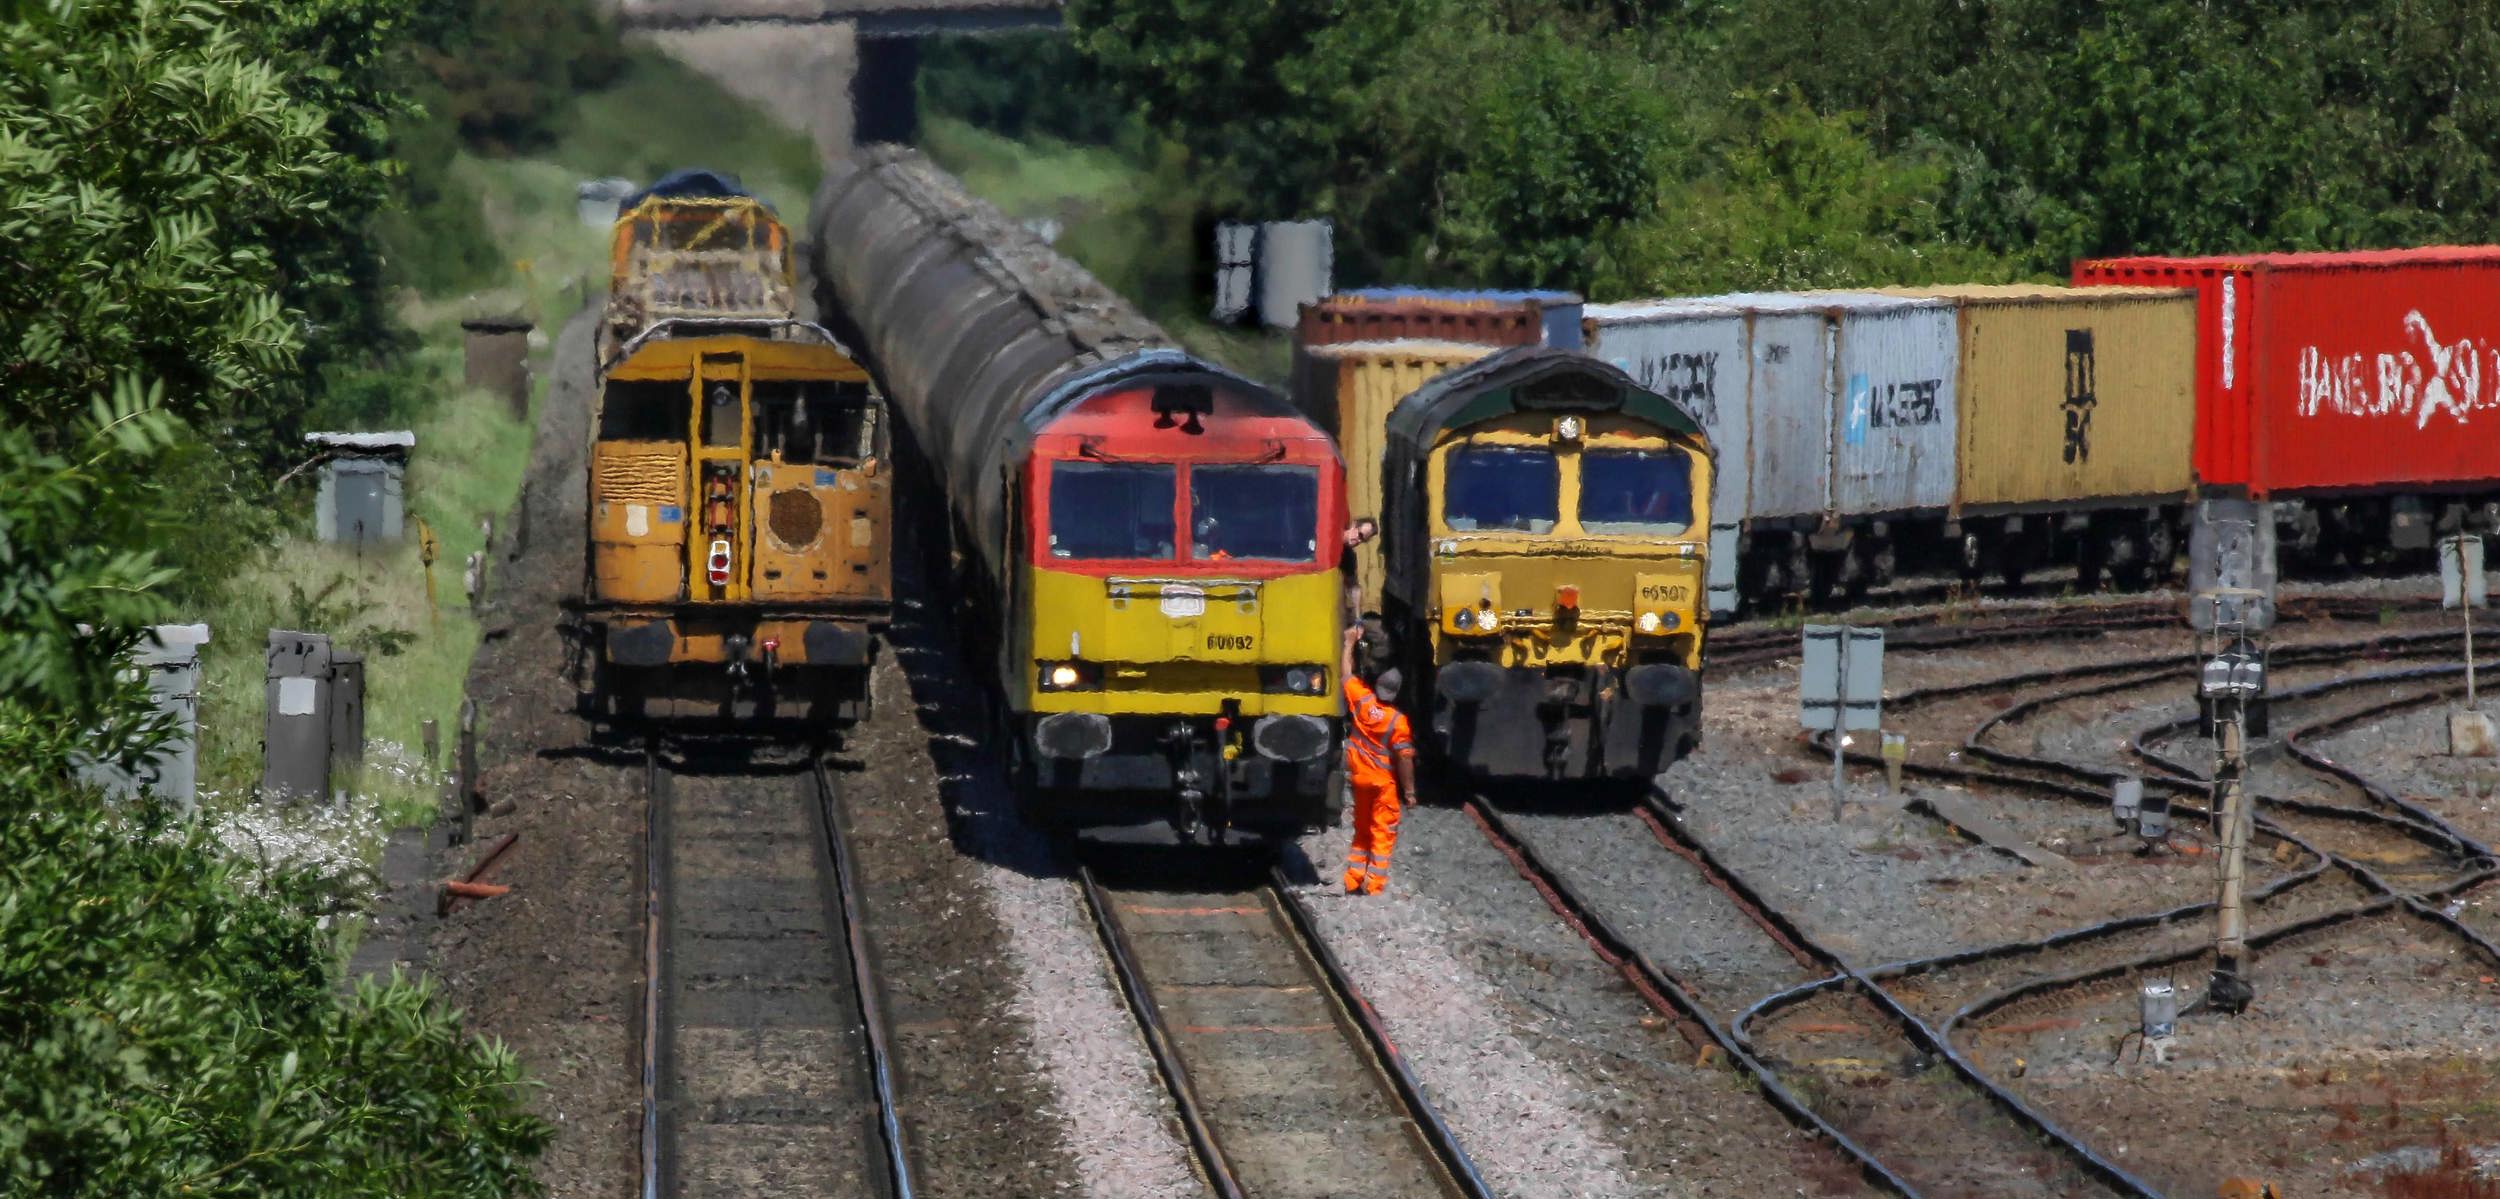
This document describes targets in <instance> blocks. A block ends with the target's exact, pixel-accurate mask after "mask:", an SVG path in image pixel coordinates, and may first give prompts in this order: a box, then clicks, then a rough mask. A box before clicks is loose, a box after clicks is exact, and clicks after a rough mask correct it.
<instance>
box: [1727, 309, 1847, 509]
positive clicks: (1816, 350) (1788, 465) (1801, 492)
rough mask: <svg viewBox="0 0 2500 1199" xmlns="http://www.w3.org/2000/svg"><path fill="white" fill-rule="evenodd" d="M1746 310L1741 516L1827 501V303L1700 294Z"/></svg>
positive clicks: (1829, 354) (1829, 405)
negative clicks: (1748, 456)
mask: <svg viewBox="0 0 2500 1199" xmlns="http://www.w3.org/2000/svg"><path fill="white" fill-rule="evenodd" d="M1706 299H1707V300H1708V301H1709V302H1711V303H1716V304H1724V305H1728V306H1730V307H1735V308H1740V309H1743V310H1744V311H1745V312H1746V314H1747V319H1746V339H1745V363H1746V369H1747V371H1748V372H1749V379H1748V381H1747V383H1746V404H1747V416H1748V418H1749V424H1750V428H1749V431H1748V436H1747V443H1746V448H1747V450H1748V451H1749V452H1750V454H1751V460H1750V461H1749V462H1748V463H1747V464H1746V476H1747V486H1748V493H1747V497H1746V503H1745V513H1746V516H1747V518H1748V519H1749V520H1757V521H1758V520H1771V519H1782V518H1819V517H1821V516H1822V515H1823V514H1824V513H1826V512H1828V511H1829V510H1830V508H1831V496H1832V488H1831V475H1832V349H1833V345H1832V343H1833V337H1834V330H1833V327H1832V320H1831V317H1830V315H1829V313H1828V312H1826V311H1825V308H1826V307H1827V305H1824V304H1822V303H1819V302H1813V301H1808V300H1806V299H1804V298H1802V297H1799V296H1795V295H1788V294H1784V293H1777V292H1757V293H1745V294H1738V295H1727V296H1712V297H1706Z"/></svg>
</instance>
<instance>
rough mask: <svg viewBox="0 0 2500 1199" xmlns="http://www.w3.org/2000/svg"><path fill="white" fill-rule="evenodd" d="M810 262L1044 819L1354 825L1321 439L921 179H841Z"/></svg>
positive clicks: (842, 171) (887, 155)
mask: <svg viewBox="0 0 2500 1199" xmlns="http://www.w3.org/2000/svg"><path fill="white" fill-rule="evenodd" d="M813 245H814V253H815V262H816V266H817V270H816V274H817V279H818V285H819V293H818V294H819V302H820V305H821V306H822V307H823V308H824V309H825V310H827V311H828V312H829V313H835V314H838V315H837V318H836V319H838V320H839V321H841V322H842V323H843V324H844V325H845V326H846V327H848V328H851V329H855V330H856V331H857V335H858V339H859V341H860V344H861V345H862V346H864V347H865V349H866V351H867V353H868V356H869V358H870V360H871V361H872V362H874V363H875V364H876V367H877V371H878V374H879V377H880V378H881V379H882V380H883V382H884V383H885V384H886V386H887V388H888V389H889V394H891V395H892V396H893V398H894V402H895V405H896V411H897V415H898V417H899V421H898V424H899V426H900V431H901V432H902V433H903V434H904V435H905V436H904V437H903V439H902V440H903V442H904V443H905V446H906V454H907V457H908V458H909V459H910V462H911V472H912V478H911V486H912V487H913V488H914V489H915V490H918V491H925V493H926V494H927V495H928V496H929V502H928V503H926V504H925V505H915V507H916V508H918V509H919V510H920V511H921V512H922V513H923V515H924V517H925V521H924V522H923V523H920V524H915V526H914V528H915V529H916V530H918V531H919V532H920V534H921V535H923V536H925V537H927V538H928V539H929V545H928V547H927V548H928V551H929V552H927V553H925V554H924V555H923V557H924V559H925V560H926V561H927V562H929V563H930V566H931V569H932V571H933V572H935V573H936V577H933V578H932V579H931V580H930V581H931V583H932V584H935V585H937V586H939V587H941V588H943V589H944V590H945V591H946V592H947V593H948V594H950V595H952V596H954V597H956V599H957V606H955V607H954V608H952V609H951V610H950V611H948V613H947V615H948V616H949V618H950V619H951V620H952V623H954V624H955V626H956V627H957V628H959V629H961V630H962V631H963V633H964V640H965V644H966V648H967V650H968V652H969V653H970V655H971V657H972V659H973V662H974V664H975V666H976V668H977V669H980V670H981V671H982V672H983V673H984V674H985V675H986V676H987V677H986V682H987V683H988V685H989V686H988V690H989V692H990V694H991V696H992V698H993V700H994V712H993V715H994V733H995V743H996V744H998V745H1000V746H1001V747H1002V749H1003V751H1004V754H1005V756H1006V758H1007V759H1008V763H1009V767H1010V771H1011V773H1012V776H1013V780H1014V784H1015V787H1016V790H1017V793H1018V796H1019V799H1020V801H1021V802H1022V804H1023V806H1024V807H1025V809H1026V811H1027V812H1028V813H1029V814H1030V815H1031V816H1033V817H1034V818H1035V819H1036V820H1037V821H1039V822H1041V823H1044V824H1046V825H1050V826H1056V827H1062V828H1072V829H1075V830H1078V831H1081V832H1084V833H1086V834H1088V835H1090V836H1094V837H1097V838H1102V839H1134V840H1146V841H1157V842H1164V841H1174V840H1179V841H1187V842H1193V843H1209V844H1227V843H1244V842H1258V841H1264V840H1269V839H1274V838H1282V837H1290V836H1294V835H1298V834H1300V833H1302V832H1304V831H1307V830H1311V829H1315V828H1318V827H1323V826H1325V825H1328V824H1331V823H1333V822H1334V821H1335V820H1336V819H1337V818H1338V814H1339V811H1340V805H1341V800H1340V799H1339V796H1338V786H1337V775H1338V770H1339V760H1338V759H1339V748H1340V745H1341V741H1340V737H1341V724H1342V703H1341V700H1340V698H1339V696H1340V692H1339V680H1338V679H1337V678H1335V677H1334V676H1335V668H1334V666H1333V665H1332V663H1333V661H1334V660H1335V658H1336V655H1337V646H1338V642H1337V637H1338V630H1339V628H1340V627H1341V616H1340V607H1341V603H1342V600H1341V596H1340V592H1339V589H1338V585H1337V573H1336V560H1337V550H1338V544H1339V543H1338V534H1339V531H1340V530H1341V529H1342V528H1343V527H1344V523H1345V520H1346V506H1345V486H1344V468H1343V466H1342V464H1341V463H1340V461H1339V459H1338V457H1337V453H1336V450H1335V447H1334V446H1333V444H1332V443H1331V442H1330V441H1329V439H1328V436H1327V434H1326V432H1325V431H1324V430H1322V429H1321V428H1320V427H1319V426H1318V425H1317V424H1316V423H1314V422H1313V421H1311V420H1310V419H1309V418H1307V417H1305V416H1303V415H1302V414H1301V413H1299V412H1297V411H1295V410H1294V409H1293V408H1292V407H1291V406H1290V405H1288V404H1287V403H1286V402H1285V401H1284V399H1283V398H1282V397H1280V396H1278V395H1276V394H1275V393H1274V392H1272V391H1270V390H1268V389H1267V388H1265V387H1262V386H1260V385H1258V384H1256V383H1253V382H1251V381H1249V380H1247V379H1244V378H1241V377H1240V376H1238V375H1234V374H1232V373H1231V372H1228V371H1225V370H1222V369H1220V368H1218V367H1216V366H1214V365H1212V364H1209V363H1206V362H1202V361H1199V360H1197V359H1194V358H1191V357H1190V356H1188V355H1186V354H1184V353H1182V352H1180V351H1179V350H1178V349H1176V348H1174V347H1172V346H1171V345H1170V343H1169V342H1168V340H1167V339H1166V338H1164V336H1163V334H1162V332H1161V330H1159V329H1157V328H1155V327H1154V326H1153V325H1152V324H1151V323H1149V322H1147V321H1146V320H1145V319H1144V318H1142V317H1140V316H1139V315H1138V314H1137V313H1136V312H1135V311H1134V310H1133V309H1131V308H1130V307H1129V306H1128V305H1127V304H1126V303H1125V302H1124V301H1122V300H1120V299H1119V298H1118V297H1117V296H1115V295H1113V294H1112V293H1111V292H1109V291H1108V289H1105V288H1104V287H1103V286H1102V285H1101V284H1100V283H1099V282H1097V281H1096V280H1094V279H1093V278H1092V276H1090V275H1088V274H1086V273H1085V272H1084V271H1083V270H1082V269H1081V268H1078V267H1077V266H1075V265H1074V264H1073V263H1070V262H1068V261H1067V260H1066V259H1063V258H1061V257H1059V256H1058V255H1057V254H1056V253H1055V252H1053V251H1052V250H1050V248H1049V247H1048V246H1046V245H1044V244H1043V243H1041V242H1040V241H1039V240H1038V239H1037V238H1035V237H1033V236H1032V235H1031V234H1030V233H1028V232H1026V231H1025V230H1023V229H1022V228H1021V227H1019V226H1017V225H1015V224H1013V223H1012V222H1010V221H1008V220H1006V219H1005V218H1004V217H1002V216H1001V215H1000V214H999V213H998V212H997V211H996V210H995V209H992V208H990V207H989V206H988V205H986V204H984V203H982V202H980V201H978V200H976V199H974V198H972V197H971V196H969V195H967V194H965V193H964V191H963V190H962V188H961V186H960V185H959V184H957V183H956V182H955V181H954V180H953V179H951V178H949V177H948V176H946V175H945V173H944V172H942V171H939V170H937V169H936V168H935V167H933V166H931V165H929V164H928V162H927V161H926V160H925V159H923V158H921V157H920V156H919V155H917V154H915V153H912V152H910V151H907V150H901V149H897V148H891V147H880V148H875V149H871V150H868V151H865V152H864V153H862V154H861V155H858V156H856V157H854V158H852V159H850V160H847V161H844V162H839V163H836V164H833V166H832V167H830V168H829V171H828V174H827V177H826V181H825V184H824V186H823V188H822V190H821V191H820V192H819V193H818V196H817V201H816V212H815V219H814V237H813ZM950 576H951V577H950Z"/></svg>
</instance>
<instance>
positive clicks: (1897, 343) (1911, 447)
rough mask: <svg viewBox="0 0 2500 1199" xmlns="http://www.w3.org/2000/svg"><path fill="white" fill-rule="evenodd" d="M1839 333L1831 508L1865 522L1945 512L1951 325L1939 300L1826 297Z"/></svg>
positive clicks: (1949, 479)
mask: <svg viewBox="0 0 2500 1199" xmlns="http://www.w3.org/2000/svg"><path fill="white" fill-rule="evenodd" d="M1824 298H1827V299H1830V300H1831V301H1832V302H1833V307H1832V309H1831V312H1832V314H1833V319H1834V323H1835V327H1836V330H1837V334H1838V346H1839V350H1838V354H1839V362H1838V366H1837V368H1836V369H1835V370H1834V371H1833V372H1832V376H1833V382H1834V384H1835V385H1836V395H1835V399H1836V401H1837V408H1836V409H1835V412H1834V426H1835V429H1834V438H1833V443H1832V462H1833V470H1832V497H1831V504H1832V508H1833V509H1834V510H1835V511H1837V512H1839V513H1840V514H1841V515H1844V516H1871V515H1875V514H1878V513H1884V512H1901V511H1907V510H1912V509H1942V508H1945V507H1948V506H1950V505H1951V504H1952V503H1953V488H1954V482H1955V470H1954V466H1955V458H1954V455H1955V453H1956V450H1957V448H1958V446H1957V443H1956V440H1955V438H1956V435H1957V434H1958V432H1959V430H1960V425H1959V424H1958V422H1957V416H1958V407H1957V404H1956V402H1955V392H1956V386H1955V385H1956V383H1957V377H1958V375H1959V373H1960V369H1961V353H1960V345H1959V323H1958V322H1957V321H1956V320H1955V319H1954V312H1953V308H1952V306H1951V305H1949V304H1947V303H1945V302H1943V301H1941V300H1924V299H1919V300H1913V299H1905V298H1902V297H1893V296H1865V295H1862V294H1852V295H1847V296H1829V297H1824Z"/></svg>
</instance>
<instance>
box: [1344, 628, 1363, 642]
mask: <svg viewBox="0 0 2500 1199" xmlns="http://www.w3.org/2000/svg"><path fill="white" fill-rule="evenodd" d="M1362 639H1363V626H1361V625H1359V624H1350V625H1347V626H1346V629H1345V643H1346V644H1347V645H1352V644H1354V643H1355V642H1357V641H1361V640H1362Z"/></svg>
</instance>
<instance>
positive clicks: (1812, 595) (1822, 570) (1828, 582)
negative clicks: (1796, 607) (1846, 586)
mask: <svg viewBox="0 0 2500 1199" xmlns="http://www.w3.org/2000/svg"><path fill="white" fill-rule="evenodd" d="M1848 567H1849V555H1848V552H1847V551H1846V550H1844V551H1841V552H1840V553H1824V552H1820V551H1809V552H1808V553H1807V555H1806V572H1807V574H1806V602H1807V603H1808V604H1811V605H1813V606H1814V607H1817V608H1820V607H1822V606H1824V605H1826V604H1829V603H1830V602H1832V593H1833V592H1835V591H1838V590H1840V588H1841V585H1842V582H1843V579H1844V576H1845V575H1846V574H1847V573H1848Z"/></svg>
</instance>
